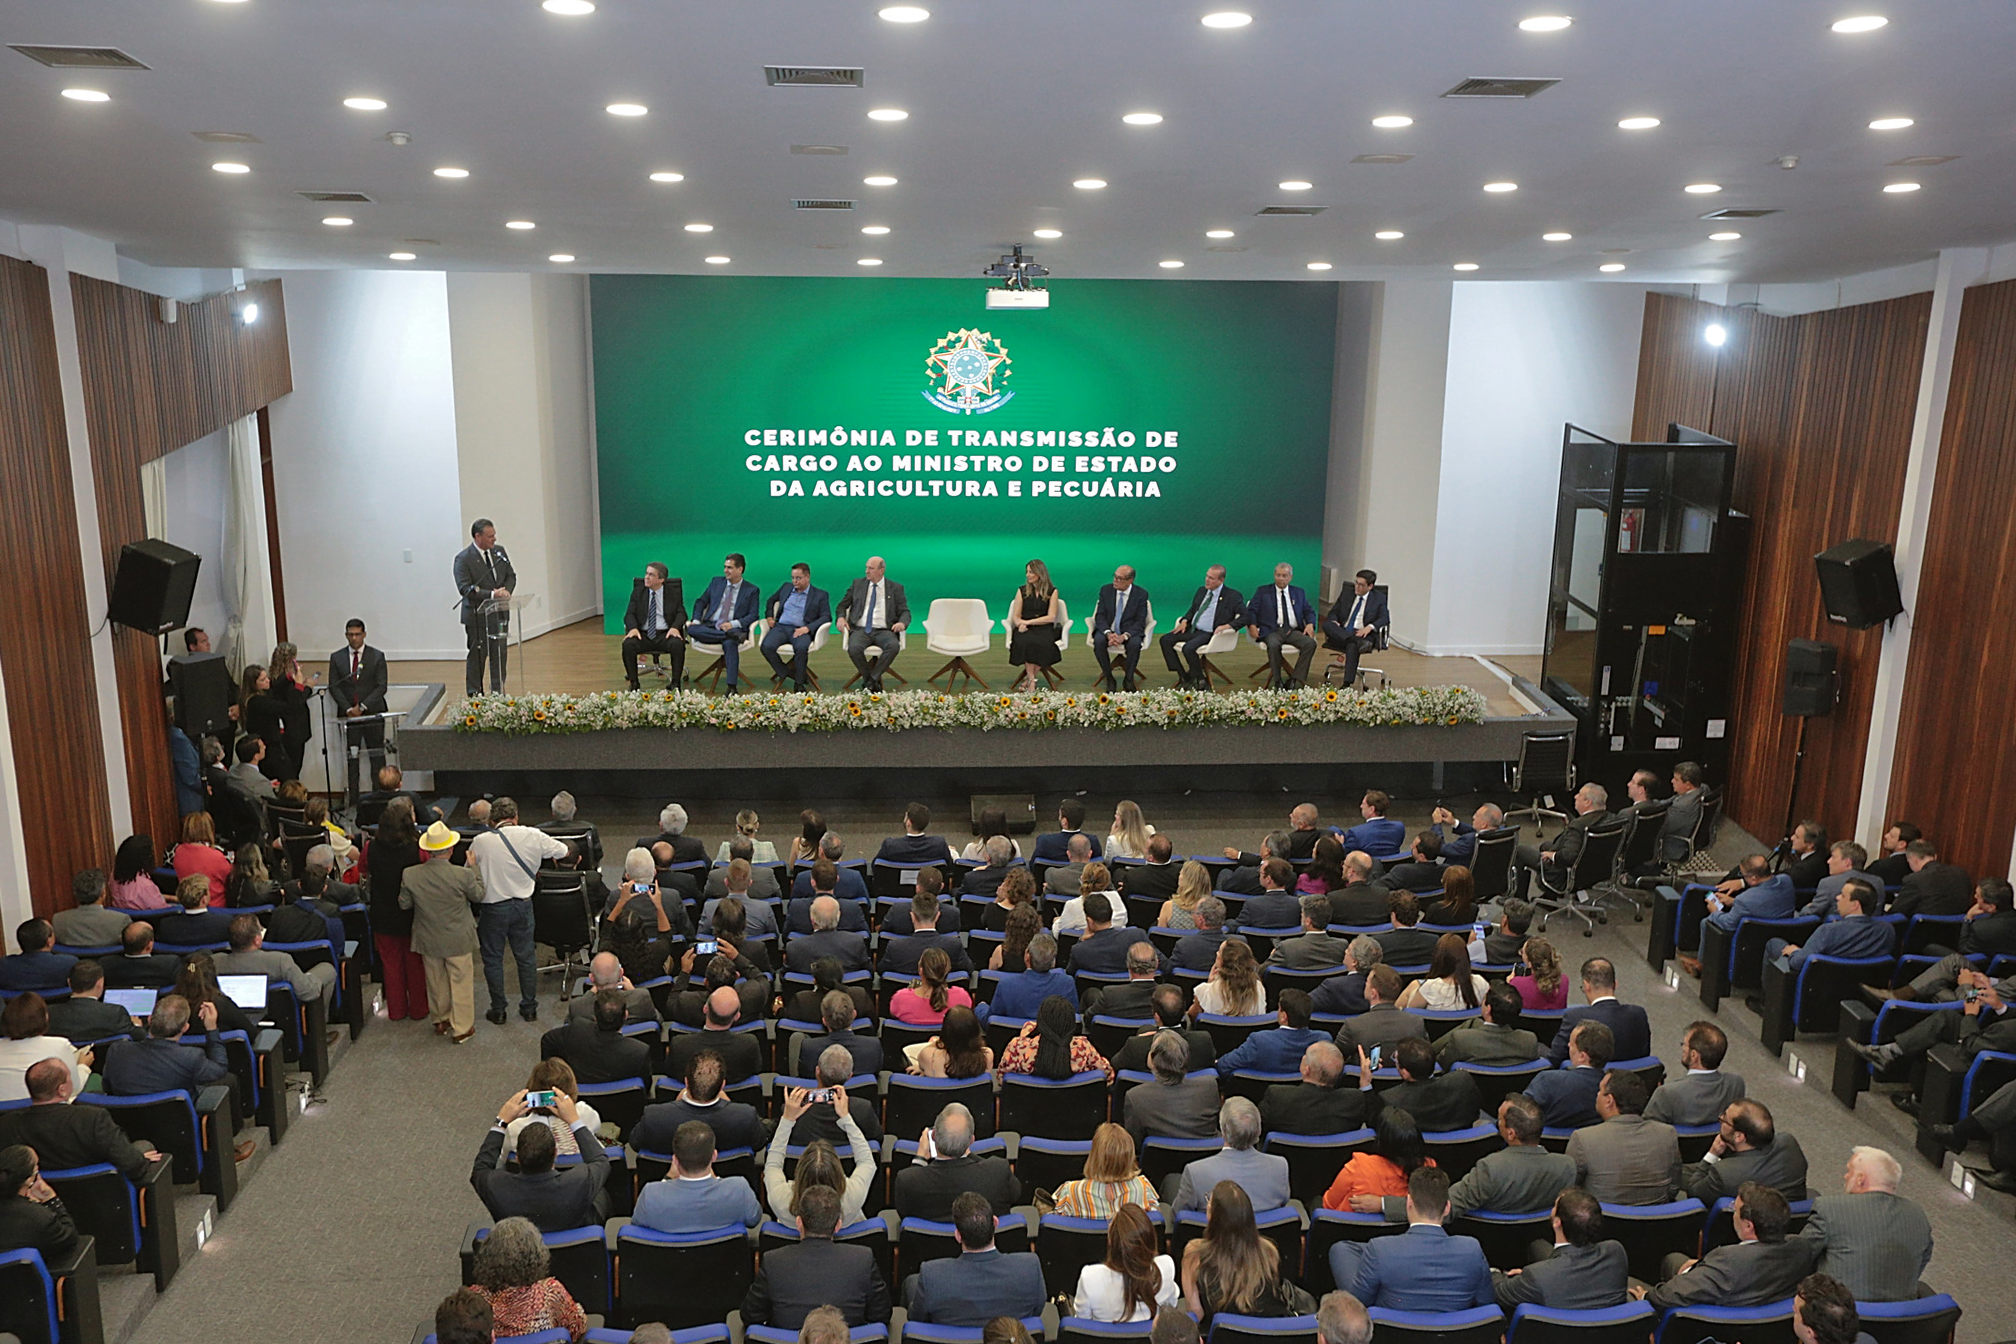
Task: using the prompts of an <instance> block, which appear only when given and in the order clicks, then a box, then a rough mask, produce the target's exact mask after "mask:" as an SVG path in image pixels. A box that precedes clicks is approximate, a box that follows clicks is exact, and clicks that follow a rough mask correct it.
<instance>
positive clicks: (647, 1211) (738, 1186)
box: [630, 1120, 763, 1232]
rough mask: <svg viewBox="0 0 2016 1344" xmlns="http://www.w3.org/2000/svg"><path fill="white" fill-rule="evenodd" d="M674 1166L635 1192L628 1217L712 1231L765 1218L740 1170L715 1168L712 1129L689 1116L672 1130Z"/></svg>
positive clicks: (656, 1227) (667, 1227)
mask: <svg viewBox="0 0 2016 1344" xmlns="http://www.w3.org/2000/svg"><path fill="white" fill-rule="evenodd" d="M672 1160H673V1162H672V1172H671V1174H670V1175H669V1176H667V1177H666V1178H665V1179H664V1180H662V1181H653V1182H651V1183H650V1184H649V1185H647V1186H645V1187H644V1190H643V1193H642V1194H640V1195H638V1196H637V1211H636V1212H635V1213H634V1214H632V1215H631V1218H630V1221H631V1222H633V1223H635V1224H637V1225H638V1226H639V1227H648V1228H650V1229H652V1230H653V1231H654V1232H712V1231H713V1230H715V1229H716V1228H721V1227H737V1226H740V1227H754V1226H756V1224H758V1223H760V1222H762V1221H763V1210H762V1208H761V1206H759V1205H758V1204H757V1203H756V1192H755V1191H754V1190H752V1189H750V1187H749V1182H747V1181H745V1180H743V1179H742V1178H741V1177H739V1176H733V1177H729V1178H728V1179H726V1180H723V1179H722V1178H721V1177H719V1176H716V1175H715V1174H714V1131H713V1130H712V1129H710V1128H708V1127H707V1126H706V1125H705V1124H703V1123H702V1122H700V1121H698V1120H688V1121H687V1122H686V1123H685V1124H683V1125H681V1126H679V1128H678V1129H677V1130H676V1131H674V1133H673V1135H672Z"/></svg>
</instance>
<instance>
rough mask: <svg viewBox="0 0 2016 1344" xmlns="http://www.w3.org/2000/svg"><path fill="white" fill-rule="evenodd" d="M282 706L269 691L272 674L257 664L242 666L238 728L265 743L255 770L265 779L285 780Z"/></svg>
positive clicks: (285, 750)
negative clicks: (243, 671)
mask: <svg viewBox="0 0 2016 1344" xmlns="http://www.w3.org/2000/svg"><path fill="white" fill-rule="evenodd" d="M285 715H286V705H285V704H284V703H283V702H282V701H281V699H280V697H279V696H277V695H275V694H273V676H272V674H271V673H270V672H268V671H267V670H266V669H265V668H263V667H261V666H259V665H258V664H257V663H250V664H247V665H246V668H245V675H244V676H243V677H242V678H241V679H240V681H239V684H238V728H239V731H240V732H243V733H245V734H246V735H247V736H250V737H256V738H258V739H259V740H260V741H261V742H264V743H265V744H266V755H265V757H264V758H263V759H262V760H261V761H260V762H259V771H260V773H261V774H263V775H265V776H266V778H268V779H288V778H291V776H290V775H288V773H287V765H288V760H287V747H286V742H287V729H286V724H285Z"/></svg>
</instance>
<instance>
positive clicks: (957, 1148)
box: [895, 1101, 1022, 1223]
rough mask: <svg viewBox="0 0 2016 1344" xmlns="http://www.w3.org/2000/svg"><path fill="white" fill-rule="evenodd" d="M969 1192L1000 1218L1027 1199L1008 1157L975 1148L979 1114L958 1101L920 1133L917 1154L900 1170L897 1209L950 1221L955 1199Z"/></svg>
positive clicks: (914, 1215)
mask: <svg viewBox="0 0 2016 1344" xmlns="http://www.w3.org/2000/svg"><path fill="white" fill-rule="evenodd" d="M968 1193H975V1194H978V1195H980V1196H981V1197H983V1198H984V1199H986V1201H987V1203H988V1205H989V1207H991V1208H992V1209H993V1210H994V1214H995V1216H996V1217H1005V1216H1006V1215H1007V1213H1008V1211H1009V1210H1010V1209H1012V1208H1014V1207H1015V1204H1016V1202H1017V1201H1018V1200H1020V1199H1021V1198H1022V1182H1021V1181H1020V1180H1018V1179H1017V1178H1016V1176H1015V1171H1014V1168H1012V1167H1011V1166H1009V1165H1008V1159H1007V1158H1006V1157H1002V1156H1000V1155H998V1154H993V1153H990V1154H987V1155H985V1156H982V1155H980V1154H977V1153H975V1152H973V1112H972V1111H970V1110H968V1109H967V1108H966V1107H965V1106H964V1105H963V1104H961V1103H960V1102H956V1101H955V1102H953V1103H952V1104H950V1105H949V1106H946V1107H945V1108H944V1109H943V1110H941V1111H939V1112H938V1119H937V1121H936V1122H935V1123H934V1124H933V1125H932V1126H931V1128H929V1129H927V1130H925V1131H924V1132H923V1134H921V1135H919V1136H918V1139H917V1155H916V1158H915V1159H914V1160H913V1161H912V1162H911V1163H910V1165H909V1166H907V1167H905V1168H903V1170H901V1171H899V1172H897V1173H896V1189H895V1204H896V1213H897V1216H898V1217H901V1218H922V1219H924V1220H925V1221H927V1222H933V1223H945V1222H950V1221H952V1206H953V1203H954V1201H956V1200H957V1199H958V1198H959V1197H960V1196H961V1195H964V1194H968Z"/></svg>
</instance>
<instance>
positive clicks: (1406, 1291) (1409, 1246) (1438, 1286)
mask: <svg viewBox="0 0 2016 1344" xmlns="http://www.w3.org/2000/svg"><path fill="white" fill-rule="evenodd" d="M1448 1217H1449V1173H1448V1172H1446V1171H1443V1170H1442V1169H1441V1168H1440V1167H1430V1166H1420V1167H1416V1168H1415V1169H1414V1171H1413V1173H1412V1174H1411V1175H1409V1176H1408V1178H1407V1230H1406V1231H1405V1232H1403V1233H1401V1234H1400V1235H1399V1236H1397V1237H1374V1238H1372V1239H1371V1240H1370V1241H1367V1242H1364V1243H1362V1244H1360V1243H1356V1242H1350V1241H1340V1242H1338V1243H1337V1244H1336V1245H1335V1246H1333V1247H1331V1249H1330V1272H1331V1276H1332V1278H1333V1281H1335V1282H1337V1283H1347V1284H1350V1285H1351V1292H1352V1294H1353V1295H1354V1296H1356V1297H1357V1299H1358V1300H1359V1301H1360V1302H1363V1303H1364V1304H1365V1305H1366V1306H1368V1307H1385V1308H1386V1309H1388V1310H1389V1311H1468V1310H1469V1309H1470V1308H1471V1307H1488V1306H1490V1305H1492V1304H1493V1303H1494V1302H1496V1301H1497V1298H1496V1296H1495V1295H1494V1294H1493V1291H1492V1287H1491V1266H1490V1264H1489V1263H1488V1262H1486V1260H1485V1259H1484V1248H1483V1247H1482V1246H1480V1245H1478V1244H1477V1239H1476V1238H1475V1237H1457V1236H1451V1235H1450V1234H1449V1233H1448V1232H1447V1231H1445V1230H1444V1228H1443V1226H1442V1224H1443V1222H1444V1221H1445V1220H1447V1218H1448Z"/></svg>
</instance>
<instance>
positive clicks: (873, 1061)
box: [790, 989, 882, 1078]
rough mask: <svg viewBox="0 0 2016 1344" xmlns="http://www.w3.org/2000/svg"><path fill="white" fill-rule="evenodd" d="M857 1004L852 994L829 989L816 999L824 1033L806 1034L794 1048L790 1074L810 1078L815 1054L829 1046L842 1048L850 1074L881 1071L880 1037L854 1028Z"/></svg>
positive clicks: (822, 1051) (817, 1054)
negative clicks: (850, 1066) (850, 1065)
mask: <svg viewBox="0 0 2016 1344" xmlns="http://www.w3.org/2000/svg"><path fill="white" fill-rule="evenodd" d="M859 1009H860V1005H859V1004H857V1003H856V1002H855V1001H854V996H853V995H851V994H848V993H847V992H846V991H845V990H839V989H835V990H830V991H828V993H827V995H826V997H825V998H824V999H822V1000H820V1002H819V1021H820V1023H821V1025H823V1026H824V1027H825V1028H826V1034H825V1035H824V1036H813V1037H807V1038H806V1041H805V1043H804V1044H803V1045H801V1046H799V1047H798V1057H797V1059H796V1060H795V1061H794V1062H793V1066H792V1068H791V1070H790V1072H791V1074H792V1076H794V1077H798V1078H810V1077H811V1076H812V1071H813V1070H814V1069H816V1068H818V1067H819V1057H820V1056H821V1055H823V1054H825V1053H826V1051H827V1050H828V1049H830V1048H831V1047H833V1046H836V1045H837V1046H840V1047H841V1048H842V1049H844V1050H846V1052H847V1053H848V1055H849V1056H850V1057H851V1058H852V1059H853V1061H854V1066H853V1067H854V1074H853V1076H859V1075H861V1074H864V1073H880V1072H882V1040H881V1038H880V1037H878V1036H862V1035H859V1034H857V1033H856V1032H855V1031H854V1019H855V1016H856V1014H857V1013H858V1012H859Z"/></svg>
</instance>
